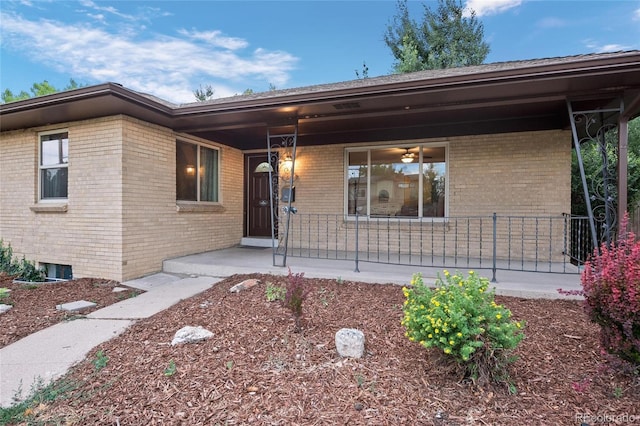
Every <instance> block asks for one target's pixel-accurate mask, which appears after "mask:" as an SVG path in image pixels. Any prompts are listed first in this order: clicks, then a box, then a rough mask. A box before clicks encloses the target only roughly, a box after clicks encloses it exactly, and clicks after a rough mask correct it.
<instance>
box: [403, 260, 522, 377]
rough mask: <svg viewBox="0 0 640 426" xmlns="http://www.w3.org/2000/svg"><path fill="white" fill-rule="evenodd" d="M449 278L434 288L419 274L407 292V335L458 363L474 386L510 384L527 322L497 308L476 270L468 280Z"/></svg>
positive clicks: (504, 309)
mask: <svg viewBox="0 0 640 426" xmlns="http://www.w3.org/2000/svg"><path fill="white" fill-rule="evenodd" d="M444 277H445V278H444V280H443V279H442V278H441V277H440V276H439V277H438V279H437V280H436V282H435V288H434V289H430V288H429V287H427V286H426V285H424V283H423V281H422V276H421V275H420V274H415V275H414V276H413V278H412V280H411V284H412V287H411V288H406V287H403V289H402V290H403V292H404V295H405V297H406V300H405V302H404V307H403V312H404V318H403V320H402V325H404V327H405V328H406V333H405V335H406V336H407V337H408V338H409V340H411V341H415V342H419V343H420V344H421V345H422V346H424V347H425V348H436V349H439V350H440V351H442V353H443V354H445V355H446V356H447V357H451V358H452V359H454V360H455V361H456V362H457V363H458V365H461V366H462V367H463V369H464V373H465V377H468V378H471V379H472V380H473V381H474V383H477V384H481V385H482V384H487V383H489V382H502V381H507V379H508V374H507V371H506V368H507V366H508V364H509V363H510V362H511V361H512V358H511V357H510V356H509V351H510V350H511V349H514V348H515V347H516V346H517V345H518V343H519V342H520V341H521V340H522V339H523V337H524V334H523V333H522V330H521V329H522V327H523V323H521V322H515V321H512V320H511V319H510V318H511V311H509V310H508V309H507V308H505V307H504V306H502V305H498V304H496V303H495V301H494V292H493V291H488V290H487V289H488V287H489V280H488V279H486V278H482V277H480V276H478V275H476V274H475V273H474V272H473V271H470V272H469V275H468V277H467V278H463V277H462V276H461V275H458V274H455V275H451V274H449V272H448V271H446V270H445V271H444Z"/></svg>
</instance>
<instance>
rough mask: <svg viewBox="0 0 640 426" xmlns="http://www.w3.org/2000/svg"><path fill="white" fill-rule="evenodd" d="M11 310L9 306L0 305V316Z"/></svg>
mask: <svg viewBox="0 0 640 426" xmlns="http://www.w3.org/2000/svg"><path fill="white" fill-rule="evenodd" d="M11 308H13V306H11V305H5V304H4V303H0V314H4V313H5V312H7V311H8V310H9V309H11Z"/></svg>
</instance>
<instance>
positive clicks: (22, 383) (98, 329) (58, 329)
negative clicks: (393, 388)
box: [0, 247, 581, 407]
mask: <svg viewBox="0 0 640 426" xmlns="http://www.w3.org/2000/svg"><path fill="white" fill-rule="evenodd" d="M287 265H288V267H290V268H291V270H292V272H294V273H301V272H303V273H304V274H305V277H308V278H330V279H342V280H344V281H364V282H371V283H396V284H408V283H409V281H410V280H411V277H412V275H413V274H414V273H416V272H420V273H422V274H423V277H424V278H425V282H433V279H434V278H435V277H436V276H437V274H438V273H441V271H442V268H424V267H413V266H397V265H385V264H378V263H366V262H361V263H360V264H359V270H360V272H355V271H354V269H355V263H354V262H353V261H346V260H327V259H304V258H295V257H290V258H288V259H287ZM163 270H164V273H159V274H154V275H151V276H148V277H144V278H141V279H137V280H132V281H127V282H125V283H123V284H124V285H126V286H129V287H135V288H139V289H142V290H145V291H146V292H145V293H143V294H141V295H139V296H137V297H134V298H130V299H126V300H123V301H121V302H118V303H116V304H113V305H110V306H107V307H105V308H102V309H99V310H97V311H95V312H92V313H91V314H89V315H87V317H86V318H84V319H78V320H74V321H69V322H64V323H60V324H56V325H54V326H52V327H49V328H47V329H44V330H41V331H39V332H37V333H34V334H32V335H30V336H27V337H25V338H24V339H22V340H19V341H17V342H15V343H13V344H11V345H9V346H7V347H5V348H2V349H0V406H2V407H7V406H10V405H11V404H12V403H13V402H14V400H13V398H14V397H16V396H18V397H20V396H21V397H23V398H24V397H27V396H28V394H29V393H30V390H31V387H32V385H34V384H35V383H38V382H40V381H41V382H43V383H44V384H47V383H49V382H50V381H51V380H55V379H57V378H59V377H61V376H62V375H64V374H65V373H66V372H67V371H68V369H69V368H70V367H71V366H73V365H74V364H76V363H78V362H80V361H82V360H83V359H84V358H85V357H86V356H87V355H88V354H89V353H90V351H91V350H92V349H93V348H95V347H96V346H97V345H99V344H100V343H102V342H105V341H107V340H109V339H111V338H113V337H115V336H117V335H119V334H121V333H122V332H124V331H125V330H126V329H127V328H128V327H129V326H131V325H132V324H133V323H135V321H137V320H139V319H142V318H147V317H150V316H152V315H154V314H156V313H158V312H161V311H163V310H165V309H167V308H169V307H170V306H172V305H174V304H175V303H177V302H179V301H180V300H182V299H186V298H189V297H191V296H193V295H195V294H198V293H200V292H202V291H204V290H206V289H208V288H210V287H211V286H212V285H214V284H215V283H217V282H219V281H220V280H221V279H223V278H225V277H228V276H231V275H234V274H251V273H266V274H278V275H281V274H283V275H286V274H287V273H288V268H285V267H281V266H273V256H272V251H271V249H270V248H266V249H265V248H249V247H234V248H231V249H226V250H219V251H214V252H207V253H202V254H197V255H191V256H185V257H181V258H178V259H172V260H167V261H165V262H164V266H163ZM449 270H450V271H451V272H454V271H456V270H459V271H460V272H463V273H466V272H467V270H466V269H465V268H449ZM475 271H476V272H477V273H478V274H480V275H482V276H486V277H489V278H490V277H491V271H490V270H484V269H475ZM184 276H189V277H190V278H184ZM497 280H498V282H497V283H495V284H493V286H494V287H495V289H496V293H497V294H503V295H511V296H518V297H533V298H535V297H544V298H556V297H558V292H557V289H558V288H562V289H565V290H579V289H580V288H581V286H580V278H579V276H578V275H577V274H548V273H527V272H511V271H498V274H497ZM20 389H22V395H18V394H17V393H18V391H19V390H20Z"/></svg>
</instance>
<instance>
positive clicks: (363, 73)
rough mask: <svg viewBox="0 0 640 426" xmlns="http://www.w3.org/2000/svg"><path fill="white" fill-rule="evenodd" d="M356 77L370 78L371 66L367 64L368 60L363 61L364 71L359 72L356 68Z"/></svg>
mask: <svg viewBox="0 0 640 426" xmlns="http://www.w3.org/2000/svg"><path fill="white" fill-rule="evenodd" d="M356 77H357V78H358V79H362V80H365V79H367V78H369V67H368V66H367V63H366V62H364V61H363V62H362V73H360V72H358V70H356Z"/></svg>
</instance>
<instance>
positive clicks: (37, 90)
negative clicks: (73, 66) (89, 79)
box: [0, 78, 83, 103]
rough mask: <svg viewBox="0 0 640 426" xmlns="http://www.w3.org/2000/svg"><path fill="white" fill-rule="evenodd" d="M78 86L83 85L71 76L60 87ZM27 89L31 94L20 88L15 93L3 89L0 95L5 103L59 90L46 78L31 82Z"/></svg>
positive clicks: (72, 87)
mask: <svg viewBox="0 0 640 426" xmlns="http://www.w3.org/2000/svg"><path fill="white" fill-rule="evenodd" d="M80 87H83V86H82V85H80V84H78V83H77V82H76V81H75V80H74V79H72V78H71V79H69V84H67V85H66V86H65V87H64V88H63V89H62V91H65V90H73V89H78V88H80ZM29 90H30V91H31V94H29V93H28V92H25V91H24V90H21V91H20V93H18V94H17V95H15V94H14V93H13V92H12V91H11V90H9V89H5V90H4V92H2V95H0V97H1V98H2V102H3V103H7V102H15V101H22V100H24V99H29V98H32V97H38V96H44V95H50V94H52V93H57V92H60V91H61V90H59V89H57V88H55V87H54V86H52V85H51V84H50V83H49V82H48V81H47V80H44V81H43V82H42V83H33V85H32V86H31V88H30V89H29Z"/></svg>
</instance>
